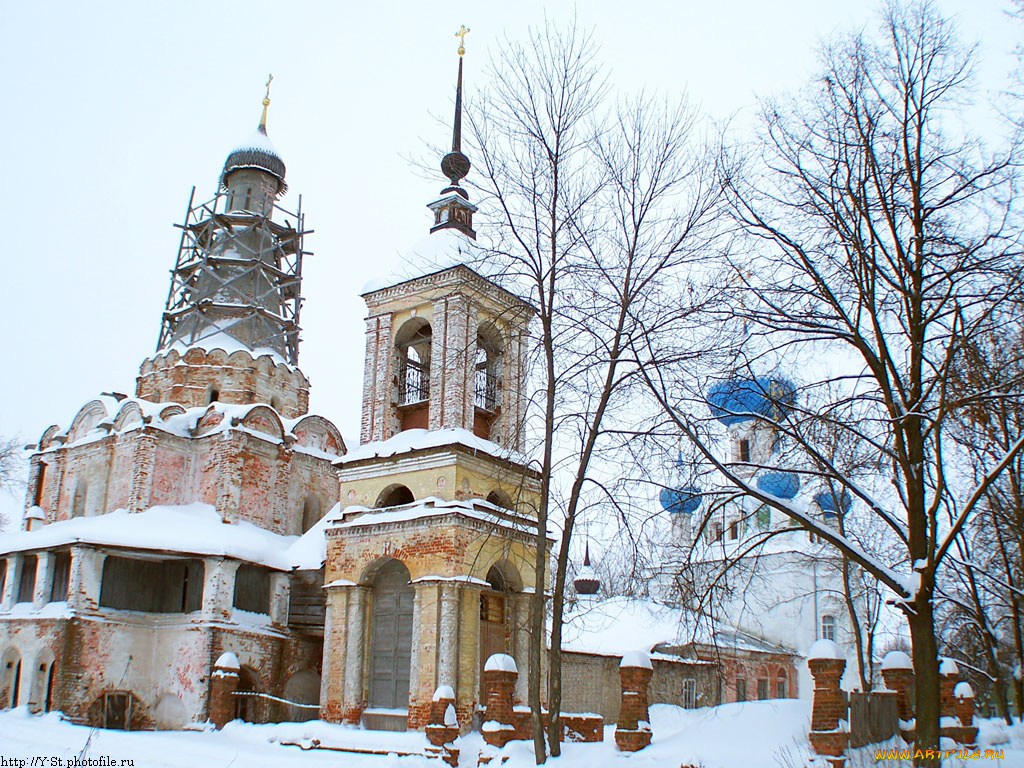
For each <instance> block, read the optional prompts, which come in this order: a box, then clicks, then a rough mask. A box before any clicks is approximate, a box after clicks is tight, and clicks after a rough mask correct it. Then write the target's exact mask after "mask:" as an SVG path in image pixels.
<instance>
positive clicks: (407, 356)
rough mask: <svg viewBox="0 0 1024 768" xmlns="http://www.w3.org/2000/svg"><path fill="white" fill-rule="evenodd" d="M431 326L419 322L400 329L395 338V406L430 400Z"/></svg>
mask: <svg viewBox="0 0 1024 768" xmlns="http://www.w3.org/2000/svg"><path fill="white" fill-rule="evenodd" d="M432 339H433V336H432V331H431V328H430V324H429V323H428V322H427V321H426V320H423V319H422V318H416V319H413V320H410V321H409V322H408V323H406V324H405V325H403V326H402V329H401V330H400V331H399V333H398V336H397V338H396V350H397V352H398V404H399V405H411V404H413V403H419V402H423V401H425V400H429V399H430V344H431V341H432Z"/></svg>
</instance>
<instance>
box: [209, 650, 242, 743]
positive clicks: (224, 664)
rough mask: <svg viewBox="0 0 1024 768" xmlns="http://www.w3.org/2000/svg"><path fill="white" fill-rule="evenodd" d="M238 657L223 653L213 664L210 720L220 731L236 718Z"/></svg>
mask: <svg viewBox="0 0 1024 768" xmlns="http://www.w3.org/2000/svg"><path fill="white" fill-rule="evenodd" d="M241 668H242V667H241V665H240V664H239V663H238V657H237V656H236V655H235V654H233V653H223V654H221V656H220V658H219V659H217V661H216V662H215V663H214V665H213V673H212V674H211V675H210V722H212V723H213V725H214V727H215V728H216V729H217V730H218V731H219V730H220V729H221V728H223V727H224V726H225V725H227V724H228V723H230V722H231V721H232V720H234V718H235V697H234V696H233V695H232V694H234V693H235V691H237V690H238V683H239V677H238V671H239V670H240V669H241Z"/></svg>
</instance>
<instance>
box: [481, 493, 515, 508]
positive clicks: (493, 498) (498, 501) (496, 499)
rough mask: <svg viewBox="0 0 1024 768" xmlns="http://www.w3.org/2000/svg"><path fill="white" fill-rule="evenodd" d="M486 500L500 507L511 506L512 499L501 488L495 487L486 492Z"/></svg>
mask: <svg viewBox="0 0 1024 768" xmlns="http://www.w3.org/2000/svg"><path fill="white" fill-rule="evenodd" d="M487 502H488V503H489V504H493V505H494V506H496V507H501V508H502V509H512V508H513V504H512V499H511V498H510V497H509V495H508V494H507V493H505V492H504V491H502V490H499V489H498V488H495V489H494V490H493V491H491V492H490V493H488V494H487Z"/></svg>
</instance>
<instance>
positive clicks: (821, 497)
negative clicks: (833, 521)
mask: <svg viewBox="0 0 1024 768" xmlns="http://www.w3.org/2000/svg"><path fill="white" fill-rule="evenodd" d="M836 496H837V494H835V493H833V492H832V491H830V490H828V489H827V488H826V489H825V490H824V491H819V492H818V493H816V494H814V503H815V504H817V505H818V506H819V507H821V511H822V512H824V513H825V516H826V517H832V516H835V515H836V514H837V513H838V509H839V508H842V510H843V514H844V515H845V514H846V513H847V512H849V511H850V507H851V505H852V504H853V499H852V498H851V497H850V492H849V491H846V490H844V491H843V492H842V493H840V494H838V496H839V499H838V501H839V507H837V506H836Z"/></svg>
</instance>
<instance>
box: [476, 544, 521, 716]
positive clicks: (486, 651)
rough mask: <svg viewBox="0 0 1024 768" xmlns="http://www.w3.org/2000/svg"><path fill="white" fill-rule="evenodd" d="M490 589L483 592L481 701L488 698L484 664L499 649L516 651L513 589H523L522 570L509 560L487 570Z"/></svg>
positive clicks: (481, 597)
mask: <svg viewBox="0 0 1024 768" xmlns="http://www.w3.org/2000/svg"><path fill="white" fill-rule="evenodd" d="M486 580H487V583H488V584H489V585H490V589H485V590H483V591H482V592H481V593H480V678H479V679H480V697H481V698H480V701H486V690H485V689H484V684H483V680H484V674H483V671H484V664H485V663H486V662H487V659H488V658H490V657H491V656H492V655H493V654H495V653H509V654H511V653H512V620H511V619H512V615H511V614H512V611H511V608H512V605H511V593H512V592H516V591H519V589H520V588H521V586H522V585H521V582H520V580H519V574H518V573H516V571H515V569H514V568H513V567H512V566H510V565H509V564H508V563H495V564H494V565H492V566H491V567H490V569H489V570H488V571H487V577H486Z"/></svg>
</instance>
